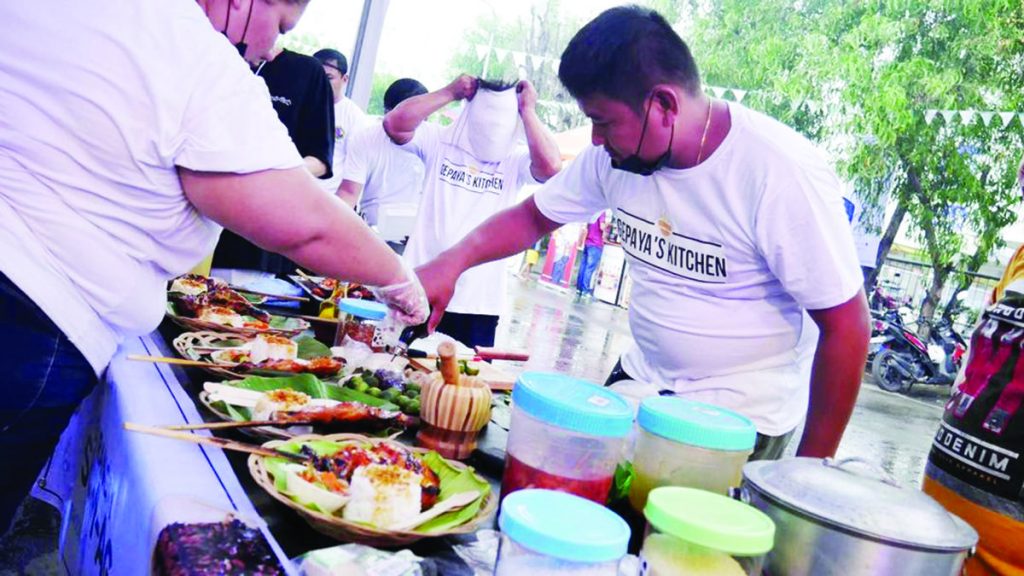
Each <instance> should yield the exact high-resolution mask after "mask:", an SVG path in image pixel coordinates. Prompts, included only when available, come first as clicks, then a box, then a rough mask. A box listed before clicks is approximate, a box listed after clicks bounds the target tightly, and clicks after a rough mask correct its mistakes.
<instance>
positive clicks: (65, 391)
mask: <svg viewBox="0 0 1024 576" xmlns="http://www.w3.org/2000/svg"><path fill="white" fill-rule="evenodd" d="M0 366H2V367H3V380H0V382H2V384H0V462H3V465H2V470H3V471H2V472H0V536H2V535H3V534H4V533H6V532H7V529H8V527H9V526H10V523H11V520H12V519H13V517H14V514H15V512H16V511H17V509H18V506H19V505H20V504H21V501H22V500H24V499H25V497H26V496H27V495H28V493H29V490H31V488H32V483H33V482H34V481H35V479H36V476H38V474H39V471H40V470H41V469H42V467H43V465H44V464H45V463H46V460H47V458H49V457H50V454H51V453H52V452H53V448H54V446H56V444H57V441H58V440H59V439H60V435H61V432H63V431H64V428H65V427H66V426H67V423H68V420H70V418H71V415H72V414H73V413H74V411H75V409H76V408H77V407H78V405H79V403H81V401H82V400H83V399H84V398H85V397H86V396H87V395H88V394H89V392H90V391H92V389H93V387H94V386H95V385H96V382H97V378H96V373H95V372H94V371H93V369H92V366H91V365H90V364H89V362H88V361H87V360H86V359H85V357H84V356H82V354H81V352H79V351H78V349H77V348H75V346H74V345H73V344H72V343H71V342H70V341H69V340H68V338H67V337H66V336H65V335H64V333H63V332H61V331H60V329H59V328H57V326H56V325H55V324H54V323H53V322H52V321H51V320H50V319H49V318H48V317H47V316H46V314H44V313H43V311H42V310H40V309H39V307H38V306H36V305H35V303H33V302H32V300H30V299H29V298H28V296H26V295H25V294H24V293H23V292H22V291H21V290H19V289H18V287H17V286H15V285H14V284H13V283H12V282H11V281H10V280H9V279H8V278H7V277H6V276H5V275H3V274H2V273H0Z"/></svg>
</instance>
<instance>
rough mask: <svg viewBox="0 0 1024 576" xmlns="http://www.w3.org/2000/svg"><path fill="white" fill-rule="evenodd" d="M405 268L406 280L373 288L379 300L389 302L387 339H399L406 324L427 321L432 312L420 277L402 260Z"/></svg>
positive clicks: (414, 324)
mask: <svg viewBox="0 0 1024 576" xmlns="http://www.w3.org/2000/svg"><path fill="white" fill-rule="evenodd" d="M402 266H403V268H404V270H405V281H404V282H399V283H398V284H392V285H390V286H383V287H377V288H371V289H370V291H371V292H373V295H374V296H375V297H376V298H377V300H379V301H381V302H383V303H384V304H387V306H388V317H387V318H385V319H384V323H383V326H382V329H383V332H384V334H385V341H387V342H389V343H390V342H392V341H395V340H397V339H398V334H399V333H401V331H402V329H403V328H405V327H406V326H416V325H418V324H422V323H424V322H426V321H427V316H428V315H429V314H430V303H429V302H427V293H426V292H425V291H424V290H423V285H422V284H420V279H419V277H417V276H416V273H415V272H413V270H412V268H410V267H409V265H408V264H407V263H405V262H404V261H403V262H402Z"/></svg>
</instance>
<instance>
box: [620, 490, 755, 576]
mask: <svg viewBox="0 0 1024 576" xmlns="http://www.w3.org/2000/svg"><path fill="white" fill-rule="evenodd" d="M644 516H645V517H646V518H647V531H646V536H645V537H644V544H643V548H642V549H641V550H640V576H757V575H759V574H761V569H762V566H763V565H764V558H765V555H767V554H768V553H769V552H771V550H772V546H773V545H774V542H775V523H774V522H772V520H771V518H769V517H768V516H767V515H766V514H764V513H763V512H761V511H760V510H758V509H756V508H754V507H753V506H750V505H748V504H744V503H743V502H740V501H738V500H733V499H732V498H729V497H727V496H720V495H718V494H713V493H711V492H708V491H706V490H698V489H694V488H679V487H674V486H667V487H663V488H655V489H654V490H652V491H651V493H650V496H649V497H648V499H647V506H646V507H644Z"/></svg>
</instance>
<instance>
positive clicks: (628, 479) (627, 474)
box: [608, 461, 636, 504]
mask: <svg viewBox="0 0 1024 576" xmlns="http://www.w3.org/2000/svg"><path fill="white" fill-rule="evenodd" d="M635 478H636V470H634V469H633V464H632V462H628V461H627V462H620V463H619V465H618V466H616V467H615V476H614V479H613V481H612V491H611V494H609V495H608V503H609V504H611V503H614V502H618V501H619V500H624V499H625V498H626V497H627V496H629V489H630V487H631V486H633V480H634V479H635Z"/></svg>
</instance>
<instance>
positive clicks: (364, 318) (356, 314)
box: [334, 298, 388, 352]
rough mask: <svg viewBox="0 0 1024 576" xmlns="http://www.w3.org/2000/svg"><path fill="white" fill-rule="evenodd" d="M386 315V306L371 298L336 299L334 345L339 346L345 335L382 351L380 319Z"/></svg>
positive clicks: (375, 350) (377, 350)
mask: <svg viewBox="0 0 1024 576" xmlns="http://www.w3.org/2000/svg"><path fill="white" fill-rule="evenodd" d="M387 315H388V307H387V306H385V305H384V304H381V303H380V302H374V301H372V300H360V299H358V298H342V299H340V300H338V331H337V332H336V333H335V335H334V345H335V346H340V345H341V343H342V342H344V340H345V337H346V336H347V337H348V338H349V339H351V340H354V341H356V342H362V343H363V344H366V345H367V346H369V347H370V348H371V349H372V350H373V351H374V352H383V351H384V339H383V334H382V333H381V331H380V330H378V328H380V324H381V321H382V320H384V318H386V317H387Z"/></svg>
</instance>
